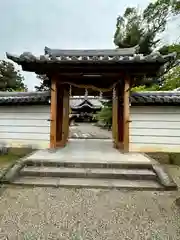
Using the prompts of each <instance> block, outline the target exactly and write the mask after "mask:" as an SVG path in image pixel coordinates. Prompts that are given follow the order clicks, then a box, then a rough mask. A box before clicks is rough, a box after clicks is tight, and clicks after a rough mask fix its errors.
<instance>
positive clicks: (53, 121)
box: [50, 78, 57, 148]
mask: <svg viewBox="0 0 180 240" xmlns="http://www.w3.org/2000/svg"><path fill="white" fill-rule="evenodd" d="M56 109H57V82H56V79H54V78H53V79H52V80H51V120H50V148H55V147H56V120H57V111H56Z"/></svg>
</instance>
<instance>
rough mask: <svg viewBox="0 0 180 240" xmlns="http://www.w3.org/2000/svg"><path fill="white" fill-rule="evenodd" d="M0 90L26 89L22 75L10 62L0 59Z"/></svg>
mask: <svg viewBox="0 0 180 240" xmlns="http://www.w3.org/2000/svg"><path fill="white" fill-rule="evenodd" d="M0 91H9V92H13V91H19V92H20V91H27V86H26V85H25V84H24V77H23V76H22V75H21V74H20V72H19V71H17V70H15V67H14V65H13V64H12V63H11V62H8V61H5V60H1V61H0Z"/></svg>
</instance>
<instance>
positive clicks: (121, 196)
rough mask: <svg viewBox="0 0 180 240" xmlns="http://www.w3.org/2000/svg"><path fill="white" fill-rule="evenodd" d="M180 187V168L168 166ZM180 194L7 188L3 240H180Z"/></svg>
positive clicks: (0, 206) (1, 203) (1, 213)
mask: <svg viewBox="0 0 180 240" xmlns="http://www.w3.org/2000/svg"><path fill="white" fill-rule="evenodd" d="M168 169H169V171H170V173H172V174H173V175H174V176H175V180H176V181H177V183H178V184H179V186H180V168H177V167H169V168H168ZM178 194H179V196H180V193H178V192H145V191H143V192H136V191H116V190H88V189H79V190H77V189H64V188H62V189H59V188H33V189H32V188H20V187H16V188H7V189H5V190H4V191H2V193H1V197H0V232H1V233H0V239H5V238H1V236H8V237H9V238H8V239H12V240H16V239H26V240H29V239H33V240H36V239H60V240H65V239H66V240H67V239H71V240H85V239H86V240H90V239H97V240H100V239H104V240H105V239H106V240H111V239H112V240H116V239H120V240H121V239H122V240H123V239H133V240H136V239H137V240H141V239H142V240H144V239H149V240H150V239H152V240H153V239H156V240H160V239H162V240H166V239H168V240H171V239H175V240H176V239H180V227H179V224H180V219H179V218H180V207H178V206H176V204H175V201H174V200H175V199H176V197H177V196H178Z"/></svg>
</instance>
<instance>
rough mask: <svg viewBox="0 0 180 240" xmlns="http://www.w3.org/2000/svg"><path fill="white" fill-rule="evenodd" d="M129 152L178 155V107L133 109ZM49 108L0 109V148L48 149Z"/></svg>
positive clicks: (21, 107)
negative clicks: (0, 146)
mask: <svg viewBox="0 0 180 240" xmlns="http://www.w3.org/2000/svg"><path fill="white" fill-rule="evenodd" d="M130 112H131V116H130V118H131V121H132V122H131V123H130V150H131V151H139V152H157V151H164V152H180V107H178V106H132V107H131V111H130ZM49 119H50V107H49V106H48V105H46V106H45V105H41V106H7V107H3V106H0V145H5V146H14V147H21V146H24V145H25V146H27V145H30V146H33V147H34V148H47V147H49V139H50V122H49V121H48V120H49Z"/></svg>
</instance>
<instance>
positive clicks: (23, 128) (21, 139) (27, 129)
mask: <svg viewBox="0 0 180 240" xmlns="http://www.w3.org/2000/svg"><path fill="white" fill-rule="evenodd" d="M49 118H50V108H49V106H45V105H44V106H8V107H4V106H0V144H6V145H8V146H15V147H16V146H22V145H33V146H34V147H38V148H46V147H49V139H50V136H49V135H50V134H49V133H50V122H49V121H47V120H48V119H49Z"/></svg>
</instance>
